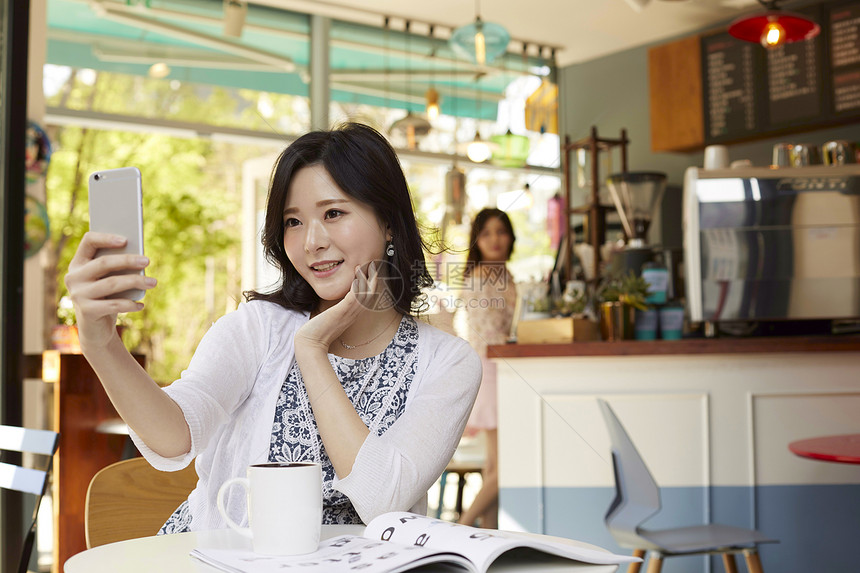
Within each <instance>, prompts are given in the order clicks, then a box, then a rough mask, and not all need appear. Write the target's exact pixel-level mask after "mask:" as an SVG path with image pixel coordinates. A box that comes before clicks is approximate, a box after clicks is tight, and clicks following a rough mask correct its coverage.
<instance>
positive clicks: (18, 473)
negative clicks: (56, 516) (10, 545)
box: [0, 426, 59, 573]
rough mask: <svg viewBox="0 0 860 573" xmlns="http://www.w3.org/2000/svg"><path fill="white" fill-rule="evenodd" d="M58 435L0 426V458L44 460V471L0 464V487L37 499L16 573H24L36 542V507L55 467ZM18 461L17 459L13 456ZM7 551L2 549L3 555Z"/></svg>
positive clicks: (43, 431)
mask: <svg viewBox="0 0 860 573" xmlns="http://www.w3.org/2000/svg"><path fill="white" fill-rule="evenodd" d="M58 439H59V434H57V433H56V432H51V431H49V430H32V429H28V428H19V427H17V426H0V454H2V455H4V459H5V454H6V452H17V453H18V454H21V453H28V454H39V455H41V456H47V461H46V462H44V464H43V465H42V467H43V468H44V469H38V468H30V467H26V466H25V465H23V464H22V463H19V462H18V461H17V459H16V460H15V461H13V462H12V463H8V462H0V487H2V488H4V489H7V490H11V491H17V492H21V493H23V494H30V495H34V496H36V505H35V508H34V509H33V519H32V520H31V522H30V528H29V529H28V530H27V533H26V535H25V536H24V543H23V545H22V547H21V557H20V560H19V561H18V573H26V571H27V565H28V564H29V562H30V555H31V554H32V552H33V543H34V541H35V539H36V518H37V517H38V515H39V505H41V502H42V496H43V495H45V490H46V489H47V487H48V484H49V483H50V476H51V469H52V467H53V464H54V452H56V451H57V442H58ZM16 457H18V456H16ZM6 550H7V548H4V551H6Z"/></svg>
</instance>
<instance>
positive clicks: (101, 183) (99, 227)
mask: <svg viewBox="0 0 860 573" xmlns="http://www.w3.org/2000/svg"><path fill="white" fill-rule="evenodd" d="M89 190H90V191H89V192H90V197H89V210H90V231H96V232H99V233H112V234H114V235H122V236H123V237H125V238H126V239H128V242H127V243H126V244H125V247H122V248H119V249H100V250H99V251H98V252H97V253H96V256H97V257H99V256H102V255H107V254H114V253H128V254H134V255H143V183H142V179H141V176H140V170H138V168H137V167H121V168H119V169H107V170H105V171H96V172H95V173H93V174H91V175H90V180H89ZM137 272H139V273H140V274H141V275H143V270H142V269H141V270H140V271H125V273H128V274H131V273H137ZM143 293H144V291H143V290H142V289H130V290H127V291H123V292H121V293H117V294H115V295H113V296H111V297H110V298H128V299H131V300H140V299H142V298H143Z"/></svg>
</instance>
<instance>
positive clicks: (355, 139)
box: [245, 123, 433, 314]
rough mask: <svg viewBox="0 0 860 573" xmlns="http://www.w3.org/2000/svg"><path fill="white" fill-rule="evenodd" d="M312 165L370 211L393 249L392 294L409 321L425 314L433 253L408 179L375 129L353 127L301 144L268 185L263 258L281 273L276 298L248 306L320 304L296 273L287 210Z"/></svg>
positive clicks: (262, 296)
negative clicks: (287, 242) (294, 187)
mask: <svg viewBox="0 0 860 573" xmlns="http://www.w3.org/2000/svg"><path fill="white" fill-rule="evenodd" d="M311 165H320V166H322V167H323V168H324V169H325V170H326V171H327V172H328V174H329V175H330V176H331V178H332V179H333V180H334V182H335V183H336V184H337V186H338V187H340V189H341V190H342V191H343V192H344V193H346V194H347V195H349V196H350V197H352V198H353V199H355V200H357V201H360V202H361V203H364V204H365V205H368V206H369V207H370V208H371V209H373V212H374V213H375V214H376V216H377V218H378V219H379V221H380V222H381V223H382V225H383V226H387V227H388V230H389V232H390V233H391V242H392V243H393V245H394V256H392V257H387V262H388V263H390V264H389V265H385V266H386V268H387V276H386V287H387V289H388V293H390V295H391V297H392V300H391V301H390V302H391V303H392V304H393V305H394V307H395V308H396V309H397V310H398V311H399V312H401V313H403V314H411V313H413V312H415V313H417V312H418V311H420V310H421V309H422V308H423V306H424V300H423V297H422V296H421V295H422V289H424V288H426V287H429V286H431V285H432V284H433V278H432V277H431V276H430V273H429V272H428V271H427V267H426V265H425V263H424V251H423V249H424V248H425V247H426V244H425V243H424V241H423V239H422V238H421V235H420V233H419V231H418V225H417V223H416V221H415V213H414V211H413V210H412V201H411V199H410V197H409V188H408V187H407V185H406V177H404V175H403V169H402V168H401V167H400V161H399V160H398V159H397V154H396V153H395V152H394V149H393V148H392V147H391V145H390V144H389V143H388V141H387V140H386V139H385V138H384V137H383V136H382V135H381V134H380V133H379V132H378V131H376V130H375V129H373V128H372V127H369V126H367V125H363V124H360V123H346V124H343V125H342V126H339V127H337V128H335V129H332V130H326V131H313V132H310V133H307V134H305V135H303V136H301V137H299V138H298V139H297V140H296V141H294V142H293V143H292V144H291V145H289V146H288V147H287V148H286V149H285V150H284V151H283V152H282V153H281V155H280V157H278V160H277V161H276V162H275V166H274V167H273V169H272V176H271V178H270V180H269V196H268V199H267V200H266V222H265V225H264V228H263V238H262V243H263V251H264V253H265V255H266V259H267V260H268V261H269V262H270V263H272V264H273V265H274V266H275V268H277V269H278V271H279V272H280V280H279V282H278V285H277V286H276V288H275V290H273V291H271V292H258V291H248V292H246V293H245V298H246V300H267V301H270V302H274V303H277V304H279V305H281V306H283V307H284V308H288V309H292V310H301V311H313V310H315V308H316V307H317V305H318V304H319V300H320V299H319V296H317V294H316V292H315V291H314V290H313V288H312V287H311V286H310V284H308V282H307V281H305V279H304V278H302V276H301V275H300V274H299V272H298V271H297V270H296V269H295V267H293V264H292V263H291V262H290V259H289V257H287V253H286V251H285V250H284V220H283V213H284V204H285V203H286V200H287V193H288V191H289V189H290V184H291V183H292V181H293V178H294V177H295V176H296V173H297V172H298V171H299V170H300V169H302V168H304V167H309V166H311Z"/></svg>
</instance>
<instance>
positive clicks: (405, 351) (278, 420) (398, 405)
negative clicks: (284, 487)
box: [158, 316, 418, 535]
mask: <svg viewBox="0 0 860 573" xmlns="http://www.w3.org/2000/svg"><path fill="white" fill-rule="evenodd" d="M417 349H418V325H417V324H415V319H413V318H412V317H408V316H407V317H404V318H403V319H402V320H401V321H400V326H399V327H398V328H397V333H396V334H395V335H394V338H393V339H392V341H391V343H390V344H389V345H388V346H387V347H386V348H385V350H383V351H382V353H380V354H378V355H376V356H371V357H369V358H360V359H352V358H343V357H341V356H336V355H334V354H329V355H328V358H329V362H330V363H331V365H332V368H334V371H335V374H337V377H338V379H339V380H340V382H341V384H342V385H343V389H344V391H345V392H346V395H347V397H348V398H349V400H350V402H352V405H353V406H354V407H355V411H356V412H357V413H358V415H359V416H360V417H361V419H362V421H364V423H365V425H366V426H367V427H368V428H373V430H374V431H375V432H376V433H377V435H382V434H383V433H385V431H386V430H387V429H388V428H389V427H391V425H392V424H393V423H394V422H395V421H396V420H397V418H399V417H400V415H401V414H402V413H403V411H404V409H405V408H406V396H407V395H408V393H409V387H410V385H411V384H412V380H413V378H414V377H415V372H416V368H417V366H418V352H417ZM268 461H270V462H318V463H320V464H321V465H322V474H323V523H324V524H343V523H361V518H360V517H359V516H358V513H357V512H356V511H355V508H353V506H352V502H350V501H349V498H347V497H346V496H345V495H344V494H342V493H341V492H339V491H337V490H335V489H334V488H332V482H333V480H334V478H335V472H334V466H333V465H332V463H331V460H330V459H329V457H328V454H327V453H326V451H325V446H324V445H323V443H322V439H321V438H320V435H319V430H318V429H317V424H316V419H315V418H314V415H313V411H312V409H311V405H310V402H309V400H308V394H307V391H306V390H305V385H304V382H303V381H302V373H301V371H300V370H299V367H298V364H296V363H294V364H293V367H292V368H291V369H290V372H289V374H287V379H286V380H285V381H284V384H283V386H282V387H281V393H280V395H279V396H278V401H277V404H276V406H275V417H274V422H273V424H272V438H271V442H270V446H269V460H268ZM192 517H193V516H192V515H191V512H190V510H189V508H188V501H187V500H186V501H184V502H182V504H181V505H180V506H179V507H178V508H177V509H176V511H174V512H173V514H172V515H171V516H170V517H169V518H168V519H167V522H165V524H164V525H163V526H162V527H161V530H160V531H159V532H158V533H159V535H160V534H165V533H182V532H185V531H190V530H191V519H192Z"/></svg>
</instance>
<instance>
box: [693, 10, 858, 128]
mask: <svg viewBox="0 0 860 573" xmlns="http://www.w3.org/2000/svg"><path fill="white" fill-rule="evenodd" d="M799 12H800V13H801V14H803V15H804V16H806V17H808V18H810V19H812V20H813V21H815V22H817V23H818V24H819V26H820V32H819V34H818V35H817V36H815V37H814V38H809V39H807V40H800V41H797V42H792V43H790V44H784V45H782V46H778V47H775V48H770V49H768V48H764V47H763V46H761V45H760V44H758V43H754V42H745V41H743V40H738V39H736V38H733V37H732V36H730V35H729V34H728V32H721V33H717V34H713V35H709V36H703V37H702V39H701V46H702V87H703V91H704V94H703V95H704V112H705V117H704V123H705V144H706V145H708V144H712V143H730V142H734V141H741V140H747V139H753V138H756V137H766V136H771V135H776V134H780V133H791V132H792V131H797V130H800V129H812V128H818V127H825V126H829V125H841V124H844V123H845V122H846V121H854V120H860V1H858V0H841V1H836V2H826V3H819V4H817V5H813V6H808V7H806V8H804V9H802V10H799Z"/></svg>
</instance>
